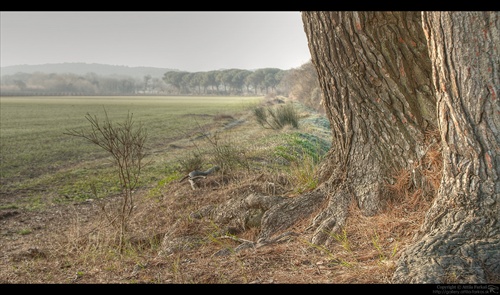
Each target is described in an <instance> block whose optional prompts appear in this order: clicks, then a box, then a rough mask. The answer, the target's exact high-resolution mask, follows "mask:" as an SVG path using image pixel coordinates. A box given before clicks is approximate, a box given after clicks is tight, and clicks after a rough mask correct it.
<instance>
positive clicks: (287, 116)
mask: <svg viewBox="0 0 500 295" xmlns="http://www.w3.org/2000/svg"><path fill="white" fill-rule="evenodd" d="M253 113H254V116H255V118H256V119H257V122H258V123H259V124H260V125H261V126H262V127H264V128H270V129H274V130H278V129H282V128H283V127H285V126H286V125H290V126H292V127H293V128H296V129H297V128H299V114H298V112H297V111H296V110H295V108H294V106H293V104H290V103H288V104H285V105H284V106H279V107H275V108H272V107H267V108H264V107H261V106H260V107H256V108H255V109H254V110H253Z"/></svg>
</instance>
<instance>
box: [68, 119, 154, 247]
mask: <svg viewBox="0 0 500 295" xmlns="http://www.w3.org/2000/svg"><path fill="white" fill-rule="evenodd" d="M104 115H105V118H104V120H103V122H102V123H101V122H100V121H99V120H98V118H97V116H96V115H94V116H91V115H90V114H88V113H87V115H86V116H85V118H86V119H87V121H89V123H90V125H91V130H89V131H84V130H69V131H68V132H66V133H65V134H67V135H71V136H76V137H80V138H84V139H86V140H87V141H89V142H91V143H93V144H95V145H97V146H99V147H101V148H102V149H104V150H105V151H107V152H108V153H109V154H110V155H111V157H112V159H113V163H114V164H115V166H116V169H117V176H118V178H119V181H120V185H121V187H122V203H121V206H119V208H118V210H117V212H116V214H114V215H113V214H111V215H110V214H108V212H106V210H105V207H104V206H103V207H102V209H103V211H104V213H105V214H106V217H107V218H108V221H109V222H110V223H111V224H112V225H113V226H115V227H116V228H118V229H119V248H120V251H121V250H122V249H123V246H124V242H125V241H124V239H125V233H126V232H127V225H128V222H129V219H130V216H131V214H132V210H133V209H134V199H133V191H134V189H135V188H136V186H137V184H138V182H139V176H140V174H141V170H142V168H143V161H142V160H143V159H144V157H145V153H144V144H145V142H146V138H147V132H146V130H145V129H143V128H142V126H141V125H139V126H138V128H134V121H133V120H132V114H130V113H128V114H127V117H126V119H125V121H124V122H123V123H122V124H116V125H115V124H113V122H111V120H110V119H109V117H108V113H107V112H106V110H104Z"/></svg>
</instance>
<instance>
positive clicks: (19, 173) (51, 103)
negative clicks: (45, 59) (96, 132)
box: [0, 96, 262, 207]
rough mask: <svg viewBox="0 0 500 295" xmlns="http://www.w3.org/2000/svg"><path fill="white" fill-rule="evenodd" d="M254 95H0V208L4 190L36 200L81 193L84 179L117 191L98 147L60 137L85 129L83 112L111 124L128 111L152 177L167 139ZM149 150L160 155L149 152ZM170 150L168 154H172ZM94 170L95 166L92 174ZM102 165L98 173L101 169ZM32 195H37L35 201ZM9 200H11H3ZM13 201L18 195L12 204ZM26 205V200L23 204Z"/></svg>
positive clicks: (164, 158) (85, 190)
mask: <svg viewBox="0 0 500 295" xmlns="http://www.w3.org/2000/svg"><path fill="white" fill-rule="evenodd" d="M261 99H262V97H150V96H149V97H137V96H134V97H109V96H104V97H100V96H91V97H1V98H0V106H1V108H0V112H1V113H0V120H1V121H0V136H1V140H0V145H1V146H0V151H1V153H0V198H2V199H3V200H2V201H3V202H2V203H0V204H1V205H0V206H12V205H9V202H7V203H6V202H4V201H5V200H6V199H8V197H9V196H11V197H13V196H16V198H21V197H24V198H25V199H26V202H25V204H26V206H35V207H36V206H37V205H34V204H38V205H39V206H43V204H45V203H47V201H49V200H50V201H55V202H61V201H65V200H73V199H85V198H89V197H90V196H89V193H90V189H89V185H94V186H97V187H98V188H103V191H104V194H106V193H113V192H116V191H119V188H118V186H117V185H118V184H117V183H116V180H114V177H113V172H112V169H111V168H112V167H111V164H110V162H109V161H105V159H106V158H107V157H108V155H107V154H106V152H105V151H103V150H102V149H100V148H99V147H97V146H95V145H93V144H91V143H89V142H87V141H85V140H84V139H82V138H78V137H74V136H69V135H66V134H65V132H67V131H68V130H71V129H81V128H84V129H89V128H90V123H89V122H88V121H87V120H86V119H85V116H86V115H87V114H90V115H92V116H94V115H95V116H97V117H98V118H99V119H103V118H104V116H105V111H106V112H107V114H108V116H109V118H110V119H111V120H112V121H113V122H116V123H120V122H121V121H122V120H125V118H126V116H127V114H128V113H130V114H131V115H132V116H133V120H134V122H135V124H142V125H143V127H144V128H145V129H146V130H147V134H148V139H147V147H146V148H147V150H148V151H149V152H150V154H151V155H150V156H149V160H150V161H151V162H152V163H153V165H150V166H149V167H148V168H147V170H146V171H145V177H144V181H146V182H148V181H149V182H152V181H155V176H154V175H157V174H158V172H159V171H160V172H161V171H162V170H164V169H167V168H166V162H168V161H170V160H174V159H168V153H167V155H165V154H164V153H160V152H159V151H164V150H165V149H167V148H168V146H169V143H171V142H173V141H174V140H176V139H180V138H182V137H183V136H186V135H187V134H189V133H190V132H194V131H196V130H197V129H198V130H199V129H200V128H201V127H202V126H204V125H207V124H214V122H215V121H216V119H217V118H229V119H230V118H231V116H229V115H226V114H234V113H238V112H240V111H244V110H248V108H251V107H252V106H253V105H255V104H257V103H258V102H259V101H260V100H261ZM155 155H158V157H160V156H161V158H158V157H157V158H154V156H155ZM174 156H175V155H173V154H172V157H174ZM96 170H99V172H97V171H96ZM103 171H104V172H103ZM37 200H38V201H37ZM10 203H12V202H10ZM15 203H16V204H17V205H16V206H19V204H20V203H22V202H20V200H19V199H17V200H16V202H15ZM28 204H29V205H28Z"/></svg>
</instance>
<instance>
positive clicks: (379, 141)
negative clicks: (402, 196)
mask: <svg viewBox="0 0 500 295" xmlns="http://www.w3.org/2000/svg"><path fill="white" fill-rule="evenodd" d="M302 18H303V22H304V29H305V32H306V35H307V37H308V41H309V48H310V51H311V57H312V62H313V64H314V65H315V67H316V69H317V71H318V76H319V78H320V86H321V88H322V90H323V96H324V105H325V109H326V113H327V116H328V118H329V120H330V124H331V127H332V133H333V141H332V148H331V150H330V152H329V154H328V157H327V160H326V161H325V162H324V163H325V164H324V165H323V167H322V168H321V169H320V173H319V178H320V181H321V182H322V183H323V185H322V186H321V187H320V188H319V190H322V191H323V193H324V195H325V196H326V197H327V198H328V202H329V205H328V206H327V208H326V209H325V210H324V211H323V212H321V213H320V214H319V215H318V216H316V218H315V221H314V224H315V226H316V232H315V234H314V238H313V242H314V243H317V244H329V243H330V242H333V238H332V235H330V234H329V233H330V232H332V231H336V230H338V229H339V228H340V227H341V226H343V225H344V221H345V218H346V217H347V216H346V212H347V211H348V210H347V207H348V206H349V204H350V203H351V202H352V201H353V200H354V201H356V202H357V204H358V206H359V208H360V209H361V210H362V211H363V213H364V214H365V215H374V214H377V213H378V212H379V211H380V210H381V209H383V207H384V203H385V201H387V199H388V198H389V196H390V194H389V192H388V191H387V186H386V184H387V182H390V181H391V178H392V176H393V175H394V173H395V172H396V171H399V170H401V169H405V170H410V171H411V169H412V168H413V163H416V162H418V161H419V159H420V158H421V157H422V156H423V155H424V153H425V141H424V138H425V131H426V130H427V129H432V128H436V126H435V120H436V119H435V96H434V93H433V91H432V82H431V79H430V77H431V63H430V60H429V57H428V50H427V44H426V41H425V35H424V32H423V30H422V27H421V25H420V13H419V12H329V11H317V12H303V13H302Z"/></svg>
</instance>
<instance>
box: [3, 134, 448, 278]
mask: <svg viewBox="0 0 500 295" xmlns="http://www.w3.org/2000/svg"><path fill="white" fill-rule="evenodd" d="M249 134H252V133H251V132H249V133H246V136H250V135H249ZM427 155H428V156H427V157H425V158H424V159H423V161H422V163H421V167H422V171H423V172H424V173H426V175H427V176H428V177H427V179H428V182H429V183H430V184H431V186H432V185H434V184H435V183H436V181H437V180H438V179H437V178H436V177H435V175H433V174H432V173H437V170H432V169H437V168H434V167H439V159H438V157H437V156H436V155H435V154H434V152H433V150H432V149H429V152H428V154H427ZM251 156H252V157H256V158H258V157H259V156H260V155H259V154H258V153H254V154H252V155H251ZM424 168H425V169H424ZM308 169H313V167H309V168H308ZM426 169H427V170H426ZM298 175H300V174H298V173H294V174H289V173H276V172H271V171H266V170H258V169H243V171H241V170H238V173H236V172H235V171H232V170H231V171H229V172H227V173H217V174H215V175H213V176H210V177H208V178H207V179H206V180H205V181H203V182H202V183H200V189H199V190H192V189H191V187H190V186H189V184H188V183H186V182H178V179H179V177H180V175H174V176H172V177H166V178H165V181H162V182H161V184H160V183H159V184H158V186H157V187H155V188H153V189H144V190H142V191H138V192H136V193H135V204H136V207H135V208H134V211H133V216H132V217H131V219H130V220H131V221H130V228H129V232H128V239H127V240H128V243H127V244H126V245H125V248H124V251H123V252H121V253H120V252H119V251H118V248H117V245H118V241H119V237H118V236H117V235H116V232H117V231H116V229H115V228H113V227H111V226H109V223H108V222H107V220H106V218H105V217H104V216H103V214H102V210H101V208H102V206H103V205H105V206H107V208H110V209H111V208H113V206H117V205H118V204H119V200H120V198H118V197H116V198H109V199H107V200H100V201H92V202H84V203H78V204H74V205H64V206H62V205H61V206H57V207H52V208H49V209H47V211H44V212H23V213H22V214H18V215H16V216H10V217H5V218H0V222H1V225H2V227H3V228H8V230H7V231H4V230H2V237H1V239H0V248H2V249H3V253H2V256H1V260H0V282H1V283H13V284H19V283H22V284H25V283H80V284H86V283H92V284H100V283H106V284H109V283H167V284H240V283H242V284H311V283H315V284H320V283H335V284H364V283H366V284H386V283H389V282H390V278H391V276H392V273H393V271H394V268H395V262H396V260H397V259H398V257H399V255H400V253H401V251H402V250H403V249H404V248H405V247H406V246H407V245H408V244H409V243H410V241H411V238H412V236H413V234H414V233H415V232H417V230H418V228H419V226H420V225H421V224H422V221H423V218H424V214H425V211H426V209H427V208H428V207H429V206H430V199H429V198H427V197H424V194H423V192H424V189H422V188H417V187H411V186H410V185H409V184H410V182H411V178H410V177H409V176H408V173H406V174H405V173H400V174H398V175H400V178H398V179H396V181H395V185H394V187H393V188H392V189H394V190H395V191H396V192H397V193H398V194H400V196H401V198H402V200H403V201H401V202H393V203H390V204H389V206H388V207H387V210H386V211H385V212H383V213H382V214H379V215H376V216H373V217H366V216H363V215H362V214H361V212H360V211H359V209H358V208H357V207H356V206H355V205H354V204H353V206H352V207H351V208H350V209H349V210H350V215H349V217H348V219H347V222H346V226H345V227H344V229H343V231H342V232H341V233H339V234H338V235H336V236H335V240H336V242H335V243H333V244H332V245H330V246H318V245H313V244H311V243H310V242H309V241H310V240H311V236H310V235H309V234H303V235H301V236H298V237H291V238H290V239H288V240H286V241H283V242H281V243H277V244H273V245H271V246H265V247H261V248H258V249H253V248H250V249H246V250H242V251H240V252H234V248H235V247H237V246H238V245H239V243H238V242H237V241H235V240H234V239H232V238H230V237H227V236H221V235H220V234H218V233H220V231H221V230H222V229H220V228H218V226H217V225H216V224H215V223H214V222H212V221H211V220H208V219H196V218H193V217H192V215H191V213H192V212H196V211H198V210H200V209H202V208H205V207H206V206H209V205H217V204H220V203H222V202H224V201H225V200H228V199H229V198H231V197H235V196H245V195H248V194H250V193H251V192H261V193H263V194H273V195H285V194H288V193H296V191H295V190H296V182H297V177H298ZM309 222H310V220H303V221H302V222H300V223H299V224H297V225H295V229H296V230H297V231H299V232H300V230H301V229H304V228H305V227H307V226H308V225H309ZM37 225H38V227H37ZM174 225H175V226H174ZM25 229H31V230H32V231H31V233H28V234H21V232H22V230H25ZM258 233H259V228H254V227H249V228H246V230H245V231H243V232H241V233H238V234H237V235H236V237H237V238H239V239H245V240H252V241H254V240H255V239H256V237H257V235H258ZM166 234H168V236H169V237H171V238H181V237H184V239H186V240H185V243H184V247H183V248H181V249H177V251H174V252H172V253H167V254H162V253H160V252H161V249H160V248H161V247H160V246H161V243H162V239H163V237H164V236H165V235H166ZM189 237H193V238H192V239H190V238H189ZM195 237H201V239H200V238H195ZM223 249H228V251H229V253H230V254H229V255H226V256H218V255H215V254H216V253H218V252H219V251H221V250H223Z"/></svg>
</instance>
